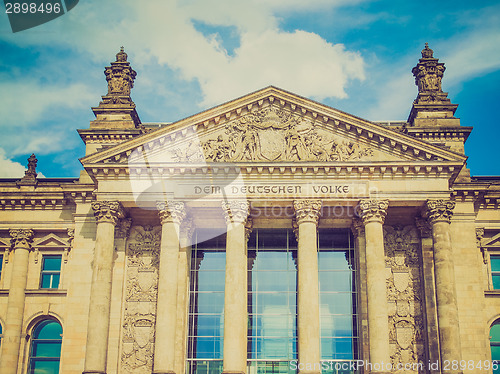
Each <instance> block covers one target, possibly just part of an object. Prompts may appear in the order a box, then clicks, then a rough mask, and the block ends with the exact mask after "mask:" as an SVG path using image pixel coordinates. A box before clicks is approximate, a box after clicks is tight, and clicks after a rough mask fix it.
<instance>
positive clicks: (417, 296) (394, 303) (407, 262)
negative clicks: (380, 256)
mask: <svg viewBox="0 0 500 374" xmlns="http://www.w3.org/2000/svg"><path fill="white" fill-rule="evenodd" d="M419 241H420V240H419V234H418V232H417V228H416V227H414V226H404V227H402V226H394V227H393V226H384V249H385V256H386V257H385V262H386V268H387V269H389V273H388V278H387V297H388V316H389V340H390V345H391V360H392V364H393V365H394V366H395V365H397V364H399V363H401V364H403V365H404V364H407V363H410V364H412V363H418V362H424V358H425V357H424V355H425V349H424V332H425V330H424V316H423V310H422V300H423V290H422V284H421V280H420V279H421V275H420V265H419V264H420V254H419V253H420V252H419V248H420V247H419V245H420V244H419ZM409 372H411V371H409ZM414 373H415V374H416V373H417V372H416V371H415V372H414Z"/></svg>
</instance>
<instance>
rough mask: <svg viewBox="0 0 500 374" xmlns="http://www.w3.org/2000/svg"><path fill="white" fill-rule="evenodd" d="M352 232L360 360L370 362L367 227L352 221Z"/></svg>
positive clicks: (359, 220) (354, 220) (359, 222)
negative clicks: (359, 328) (354, 253)
mask: <svg viewBox="0 0 500 374" xmlns="http://www.w3.org/2000/svg"><path fill="white" fill-rule="evenodd" d="M351 231H352V233H353V236H354V243H355V244H354V247H355V250H356V256H355V259H356V269H358V271H356V272H355V274H356V285H357V286H358V287H357V288H358V294H357V296H358V315H359V317H358V319H359V325H360V327H361V331H360V333H359V339H360V343H359V344H360V346H361V356H360V357H359V359H361V360H364V361H368V362H369V361H370V341H369V338H368V309H367V308H368V301H367V295H366V243H365V226H364V225H363V221H362V220H361V219H359V218H354V219H353V220H352V225H351Z"/></svg>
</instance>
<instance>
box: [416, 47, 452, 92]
mask: <svg viewBox="0 0 500 374" xmlns="http://www.w3.org/2000/svg"><path fill="white" fill-rule="evenodd" d="M433 53H434V52H433V50H432V49H430V48H429V45H428V44H427V43H425V48H424V49H423V50H422V58H421V59H420V62H419V63H418V64H417V66H415V67H414V68H413V70H412V73H413V75H414V76H415V84H416V85H417V86H418V91H419V92H426V91H439V92H442V91H443V90H442V88H441V80H442V78H443V74H444V71H445V69H446V68H445V67H444V64H443V63H442V62H441V63H440V62H438V59H437V58H434V57H433Z"/></svg>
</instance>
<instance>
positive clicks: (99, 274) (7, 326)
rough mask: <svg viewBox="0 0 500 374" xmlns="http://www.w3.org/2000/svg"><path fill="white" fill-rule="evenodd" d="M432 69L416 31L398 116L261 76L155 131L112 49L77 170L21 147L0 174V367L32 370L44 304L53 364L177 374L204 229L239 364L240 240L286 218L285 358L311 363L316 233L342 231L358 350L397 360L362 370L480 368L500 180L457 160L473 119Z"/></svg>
mask: <svg viewBox="0 0 500 374" xmlns="http://www.w3.org/2000/svg"><path fill="white" fill-rule="evenodd" d="M444 71H445V67H444V64H443V63H440V62H439V61H438V59H437V58H434V56H433V51H432V50H431V49H430V48H429V47H428V46H427V45H426V47H425V48H424V50H423V51H422V58H421V59H420V60H419V62H418V64H417V65H416V66H415V68H413V74H414V76H415V82H416V85H417V86H418V96H417V98H416V100H415V101H414V103H413V105H412V108H411V111H410V115H409V118H408V121H406V122H402V123H399V124H398V125H397V126H395V125H393V124H390V123H375V122H370V121H368V120H364V119H360V118H358V117H355V116H352V115H350V114H346V113H344V112H341V111H338V110H336V109H333V108H330V107H327V106H325V105H322V104H319V103H316V102H313V101H311V100H308V99H304V98H302V97H299V96H296V95H294V94H292V93H289V92H286V91H283V90H281V89H278V88H275V87H268V88H264V89H262V90H260V91H257V92H255V93H252V94H249V95H247V96H244V97H242V98H239V99H236V100H234V101H231V102H228V103H226V104H223V105H220V106H217V107H215V108H212V109H209V110H207V111H205V112H202V113H200V114H196V115H194V116H191V117H189V118H186V119H183V120H181V121H178V122H176V123H173V124H170V125H168V126H162V127H159V128H158V126H156V127H155V129H153V127H152V126H148V124H142V123H141V121H140V119H139V116H138V114H137V111H136V108H135V104H134V102H133V101H132V99H131V97H130V93H131V89H132V88H133V82H134V79H135V77H136V72H135V71H134V70H133V69H132V68H131V66H130V63H129V62H128V61H127V55H126V53H125V52H124V51H123V49H122V50H121V51H120V52H119V53H118V54H117V56H116V61H115V62H112V63H111V66H110V67H107V68H106V70H105V75H106V80H107V82H108V93H107V94H106V95H105V96H103V98H102V101H101V102H100V103H99V105H98V107H95V108H93V111H94V113H95V115H96V119H95V120H94V121H92V122H91V123H90V127H89V128H88V129H84V130H78V131H79V133H80V135H81V137H82V140H83V141H84V142H85V144H86V155H85V157H83V158H82V159H81V161H82V164H83V167H84V170H83V171H82V172H81V175H80V177H79V178H74V179H51V178H38V177H37V172H36V167H37V160H36V157H35V155H31V157H30V158H29V159H28V169H27V171H26V175H25V176H24V177H23V178H22V179H20V180H18V181H15V180H10V179H2V180H0V255H1V256H2V267H1V278H0V325H1V327H2V330H1V331H2V340H1V353H0V355H1V356H0V372H1V373H2V374H3V373H12V374H21V373H23V374H24V373H26V372H27V370H28V368H30V367H31V368H32V365H34V361H33V360H31V359H30V357H33V351H32V349H31V347H32V344H33V340H34V339H35V338H36V336H35V335H34V331H35V329H36V327H37V326H39V324H40V322H42V321H46V320H50V321H56V322H57V323H59V324H60V325H61V326H62V329H63V334H62V346H61V354H60V372H61V373H65V374H81V373H84V374H85V373H87V374H90V373H107V374H113V373H123V374H126V373H138V374H139V373H157V374H160V373H177V374H180V373H185V372H186V367H187V366H188V364H187V361H188V348H187V346H188V340H189V336H188V325H189V323H190V322H189V321H188V320H189V318H188V314H189V312H188V310H189V305H190V303H191V301H190V289H191V285H192V284H193V282H194V281H193V279H191V273H192V272H193V271H197V270H198V269H197V267H199V265H200V264H199V262H198V263H196V261H198V260H196V261H194V260H193V261H192V258H191V254H192V249H193V248H194V247H195V246H196V245H197V244H198V243H200V242H201V241H202V240H201V239H200V235H201V234H200V233H201V232H206V231H207V230H208V231H210V230H211V232H213V235H212V238H213V237H215V236H217V235H219V234H226V236H225V237H226V248H225V256H226V263H225V264H226V265H225V281H224V282H225V301H224V331H223V338H224V342H225V344H224V350H223V356H224V358H223V365H222V366H221V367H222V369H221V371H222V372H224V373H227V374H229V373H240V374H241V373H246V372H247V338H248V337H247V320H248V316H247V313H248V312H247V302H248V299H247V291H248V284H247V282H248V279H247V271H248V269H247V266H248V264H247V241H248V239H249V235H250V232H251V231H252V230H259V229H264V228H267V229H269V228H280V229H282V228H288V229H290V230H292V229H293V231H294V232H295V235H296V240H297V243H298V245H297V255H296V258H294V261H295V264H296V269H297V274H298V278H297V279H298V281H297V285H296V286H297V294H298V299H297V310H298V312H297V331H298V333H297V334H298V341H297V347H298V363H299V364H303V365H304V367H306V365H311V366H310V368H306V369H304V370H302V371H301V373H304V374H305V373H316V374H317V373H319V372H320V369H319V367H318V366H315V365H319V364H320V361H321V356H320V346H321V342H320V340H321V338H320V335H321V334H320V329H321V327H320V325H321V321H320V319H319V317H318V316H319V314H320V310H321V298H320V291H319V289H318V271H319V270H318V268H319V267H321V263H320V264H318V257H317V252H318V244H317V243H318V234H317V233H318V229H320V230H323V229H331V230H335V229H344V230H348V229H350V228H351V229H352V233H353V237H354V254H355V261H354V262H353V264H351V265H352V266H354V267H355V268H356V274H355V277H356V290H355V292H354V294H355V295H356V305H357V310H356V313H355V314H356V326H355V330H356V331H357V337H356V339H355V343H354V344H355V356H356V357H353V358H354V359H359V360H364V361H365V362H368V363H372V364H377V363H382V362H383V363H385V364H392V369H391V368H388V367H387V365H379V366H376V365H374V366H373V367H371V368H370V369H367V368H366V366H364V367H363V368H360V369H359V371H358V372H359V373H379V374H381V373H389V372H395V373H415V374H416V373H432V374H437V373H442V374H448V373H454V374H455V373H479V372H481V373H482V372H484V373H492V371H491V369H490V370H483V369H478V368H477V365H478V364H480V363H485V362H487V361H488V360H491V351H490V340H489V339H490V336H489V335H490V328H491V326H492V325H493V324H494V323H495V322H496V321H497V320H499V319H500V290H498V289H495V284H494V277H495V273H494V269H493V270H492V261H494V259H495V256H496V255H500V208H499V206H498V204H499V200H500V177H488V178H487V177H471V176H470V173H469V171H468V169H467V168H466V164H465V162H466V156H465V154H464V147H463V145H464V142H465V140H466V139H467V136H468V135H469V133H470V131H471V130H472V129H471V128H470V127H466V126H462V125H461V124H460V120H459V119H458V118H455V117H454V113H455V110H456V108H457V105H456V104H451V102H450V100H449V99H448V98H447V93H445V92H443V91H442V78H443V76H444ZM197 230H199V231H197ZM203 230H205V231H203ZM195 232H196V233H197V234H195ZM207 238H208V239H210V237H207ZM207 238H206V239H207ZM51 256H52V257H51ZM48 258H53V259H57V260H58V261H60V266H59V269H56V271H55V272H54V270H53V269H47V267H46V265H45V264H46V262H45V261H47V259H48ZM492 259H493V260H492ZM193 264H194V265H193ZM193 267H194V268H193ZM54 274H55V275H54ZM43 277H48V278H47V279H50V282H52V281H54V279H57V285H56V287H52V286H50V285H52V283H50V285H49V286H46V285H45V283H43V282H44V280H43V279H42V278H43ZM54 277H55V278H54ZM44 279H45V278H44ZM453 360H458V361H460V360H465V361H466V362H467V365H465V367H462V368H461V367H458V368H457V367H452V365H451V363H452V362H453ZM470 362H473V363H474V367H471V366H470ZM419 363H420V364H421V366H420V367H419V366H418V364H419ZM447 363H450V365H448V364H447ZM398 364H402V365H410V366H406V367H405V369H402V367H401V366H399V368H397V367H398V366H397V365H398ZM412 365H413V366H412ZM448 366H449V368H448ZM483 366H484V364H483ZM267 372H272V371H267Z"/></svg>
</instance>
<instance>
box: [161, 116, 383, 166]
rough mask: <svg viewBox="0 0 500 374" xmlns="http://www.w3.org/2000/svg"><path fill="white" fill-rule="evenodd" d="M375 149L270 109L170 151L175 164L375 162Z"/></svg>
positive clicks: (222, 127) (311, 122)
mask: <svg viewBox="0 0 500 374" xmlns="http://www.w3.org/2000/svg"><path fill="white" fill-rule="evenodd" d="M373 156H374V151H373V149H371V148H369V147H367V146H366V145H364V144H361V143H360V142H357V141H352V140H350V139H348V138H346V137H341V136H338V135H336V134H335V133H334V132H333V131H329V130H328V129H325V128H323V127H320V126H318V125H317V124H316V123H314V122H313V121H312V120H309V119H304V118H301V117H300V116H297V115H294V114H290V113H287V112H285V111H283V110H276V109H273V108H268V109H264V110H260V111H257V112H253V113H249V114H246V115H244V116H242V117H240V118H238V119H235V120H231V121H229V122H227V123H225V124H224V125H223V126H221V128H220V129H218V130H216V131H214V132H212V133H210V134H209V135H207V136H206V137H205V136H202V135H201V134H200V139H199V140H198V139H196V140H190V141H188V142H187V144H183V145H182V146H180V145H179V146H175V147H173V148H170V149H169V155H168V157H167V159H169V160H171V161H175V162H186V161H187V162H199V161H208V162H249V161H262V162H266V161H267V162H269V161H354V160H372V159H373Z"/></svg>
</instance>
